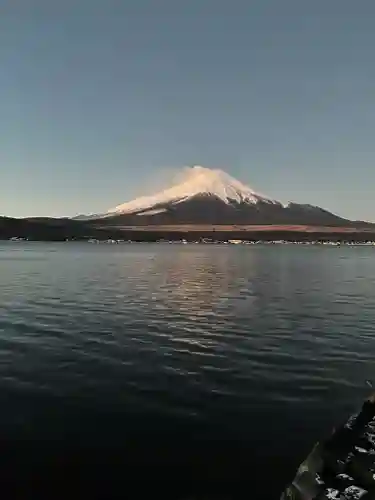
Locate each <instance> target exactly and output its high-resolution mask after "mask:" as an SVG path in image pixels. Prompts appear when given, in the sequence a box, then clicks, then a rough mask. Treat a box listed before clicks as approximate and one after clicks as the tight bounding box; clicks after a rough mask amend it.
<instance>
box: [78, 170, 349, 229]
mask: <svg viewBox="0 0 375 500" xmlns="http://www.w3.org/2000/svg"><path fill="white" fill-rule="evenodd" d="M76 219H79V220H97V221H100V222H101V223H108V224H111V225H132V226H146V225H180V224H192V225H202V224H214V225H239V224H242V225H252V224H267V225H276V224H277V225H280V224H293V225H296V224H297V225H317V226H347V225H348V224H349V225H350V224H352V223H351V222H350V221H348V220H346V219H343V218H341V217H339V216H337V215H334V214H332V213H331V212H328V211H327V210H324V209H322V208H320V207H317V206H314V205H309V204H299V203H292V202H289V203H288V204H283V203H281V202H280V201H278V200H275V199H272V198H270V197H267V196H265V195H263V194H260V193H257V192H256V191H254V190H253V189H251V188H250V187H249V186H247V185H245V184H243V183H242V182H240V181H238V180H236V179H234V178H233V177H231V176H230V175H228V174H227V173H226V172H224V171H222V170H219V169H210V168H205V167H201V166H194V167H190V168H188V169H187V170H186V172H185V175H184V176H183V177H182V179H181V180H180V182H178V183H176V184H174V185H172V186H171V187H169V188H167V189H165V190H163V191H161V192H158V193H156V194H154V195H151V196H142V197H140V198H136V199H134V200H132V201H128V202H126V203H123V204H121V205H118V206H116V207H114V208H112V209H110V210H108V212H106V213H104V214H93V215H89V216H79V217H77V218H76Z"/></svg>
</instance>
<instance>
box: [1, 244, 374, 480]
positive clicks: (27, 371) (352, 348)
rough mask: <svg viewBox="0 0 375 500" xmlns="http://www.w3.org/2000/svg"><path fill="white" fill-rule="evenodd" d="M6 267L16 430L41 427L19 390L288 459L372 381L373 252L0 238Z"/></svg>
mask: <svg viewBox="0 0 375 500" xmlns="http://www.w3.org/2000/svg"><path fill="white" fill-rule="evenodd" d="M0 273H1V287H0V377H1V379H0V380H1V387H2V389H3V396H2V397H3V398H6V397H7V398H8V396H5V394H8V395H9V394H11V398H10V399H7V400H6V401H5V399H4V401H1V402H3V404H4V405H5V407H6V408H7V409H6V411H4V412H3V414H2V415H1V417H0V421H1V422H2V423H3V427H4V428H5V427H6V428H7V429H12V428H16V427H17V426H18V427H17V429H18V431H17V432H19V431H20V427H19V426H21V427H22V425H25V422H27V421H35V422H37V423H36V424H35V425H36V428H37V429H38V432H42V430H41V428H39V427H38V422H39V420H38V418H39V417H38V418H37V416H36V415H39V413H38V411H39V410H38V405H35V407H33V406H32V405H29V404H26V403H25V401H26V400H25V396H24V395H25V394H32V397H33V398H36V397H37V395H38V394H39V395H41V394H42V395H45V396H43V397H48V398H56V397H58V398H60V399H59V401H60V403H59V404H57V403H56V402H55V403H54V404H55V405H56V404H57V407H56V408H57V410H56V411H57V413H58V414H59V411H61V412H62V413H64V412H63V408H65V406H64V405H65V404H66V402H69V404H72V405H73V407H74V408H76V407H77V411H78V409H79V411H83V410H82V405H83V404H85V405H89V406H90V408H91V411H94V410H95V411H97V409H98V407H101V405H104V404H105V407H106V408H108V411H110V410H109V409H110V408H113V407H116V411H117V412H119V411H120V412H123V413H124V415H123V418H124V419H125V421H127V422H128V425H129V426H130V427H131V426H132V425H135V424H134V422H133V421H131V422H132V423H129V422H130V420H129V419H130V417H129V414H132V412H135V411H136V412H141V414H142V415H143V417H142V418H144V419H146V421H148V420H147V419H151V420H152V421H153V420H154V419H155V418H157V417H156V416H158V418H167V416H168V415H173V418H175V420H174V424H173V425H174V426H176V429H177V428H178V425H180V424H179V422H180V420H179V419H182V418H183V419H185V418H186V419H188V421H189V422H192V423H193V422H195V424H194V425H198V423H199V425H203V424H204V425H206V426H209V427H208V428H209V429H217V428H219V429H220V433H219V434H217V435H216V438H215V439H229V437H228V436H229V434H230V436H231V438H230V439H231V440H233V439H239V440H240V441H241V443H242V445H241V446H244V447H245V448H246V450H247V453H248V455H247V461H248V462H249V461H250V462H257V461H259V460H260V456H262V457H263V459H264V460H265V462H264V464H265V465H266V466H267V460H270V462H269V465H270V464H271V462H272V460H271V458H270V457H268V458H267V457H266V458H264V449H268V450H272V453H273V454H276V455H277V454H278V453H280V450H283V453H285V450H286V449H287V450H289V451H288V453H290V460H291V461H292V462H293V464H294V461H295V460H297V461H298V460H299V459H300V458H301V457H300V456H299V455H300V453H302V451H303V452H305V447H306V446H307V445H310V444H311V443H312V442H313V441H314V440H315V439H316V438H317V437H319V434H320V433H321V432H323V430H325V429H327V428H330V427H331V425H332V424H333V423H335V421H336V419H338V418H339V419H341V418H343V415H346V412H348V411H350V410H351V409H352V408H353V406H355V405H356V404H358V402H359V401H360V399H361V398H362V397H363V396H364V395H365V394H366V389H365V386H364V381H365V380H366V379H373V378H374V377H373V357H374V351H375V345H374V340H373V338H374V336H373V328H374V326H373V325H374V324H375V294H374V293H373V290H374V289H375V287H374V285H375V259H374V254H373V249H371V248H364V247H362V248H334V249H332V248H314V247H309V248H307V247H306V248H298V247H283V246H275V247H240V246H236V247H232V246H193V245H192V246H190V245H184V246H178V245H172V246H168V245H141V244H140V245H119V246H105V245H97V246H96V245H88V244H86V245H84V244H55V245H52V244H49V245H47V244H32V243H25V244H17V245H11V244H9V243H5V244H2V245H1V246H0ZM104 402H105V403H104ZM64 411H65V410H64ZM15 413H17V415H18V417H17V418H15V416H14V415H15ZM20 415H21V416H20ZM163 415H164V417H163ZM53 422H54V421H52V423H50V424H49V425H50V426H52V427H51V429H50V432H51V433H53V432H54V431H53ZM57 422H59V423H58V424H56V425H63V422H64V418H63V417H62V416H61V421H60V420H59V419H57ZM147 425H148V424H147ZM181 425H182V424H181ZM184 425H185V424H184ZM191 425H192V424H191ZM293 426H294V427H295V426H297V427H301V426H302V427H303V429H304V432H303V434H302V435H301V433H299V434H298V439H297V437H296V435H295V433H292V430H291V429H292V428H293ZM229 429H230V430H229ZM38 432H37V431H35V435H39V434H38ZM108 432H109V431H108ZM163 432H166V431H165V430H163ZM176 432H177V431H176ZM184 432H185V431H184ZM205 432H206V433H207V432H208V431H207V427H206V431H205ZM215 432H216V431H215ZM226 433H229V434H228V436H227V438H225V436H226ZM220 436H221V437H220ZM165 439H167V438H166V437H165ZM180 439H182V440H183V435H182V434H181V435H180ZM202 439H203V438H202ZM297 441H298V443H297ZM230 442H232V441H230ZM233 442H234V441H233ZM181 446H182V445H181ZM197 446H198V445H197ZM205 446H206V445H205ZM205 450H206V452H207V449H206V448H205ZM201 451H202V450H201ZM207 453H208V452H207ZM215 453H218V451H217V449H215ZM269 453H271V451H269ZM296 457H297V458H296ZM263 459H262V460H263ZM287 460H288V457H285V461H286V462H287ZM237 465H238V464H237ZM238 467H240V466H239V465H238ZM253 480H254V481H256V478H253Z"/></svg>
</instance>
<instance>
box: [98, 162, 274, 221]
mask: <svg viewBox="0 0 375 500" xmlns="http://www.w3.org/2000/svg"><path fill="white" fill-rule="evenodd" d="M198 195H211V196H215V197H216V198H218V199H220V200H221V201H223V202H224V203H226V204H230V203H231V202H236V203H247V204H256V203H258V202H263V203H271V204H278V205H281V203H280V202H278V201H276V200H273V199H271V198H268V197H267V196H263V195H261V194H259V193H256V192H255V191H254V190H253V189H251V188H250V187H248V186H246V185H245V184H242V182H240V181H237V180H236V179H234V178H233V177H231V176H230V175H228V174H227V173H225V172H223V171H222V170H218V169H210V168H205V167H201V166H195V167H191V168H189V169H188V170H187V173H186V175H185V176H184V177H183V179H182V181H181V182H180V183H178V184H175V185H174V186H172V187H170V188H168V189H165V190H164V191H161V192H159V193H157V194H155V195H152V196H142V197H140V198H136V199H135V200H133V201H129V202H127V203H123V204H122V205H118V206H117V207H115V208H113V209H111V210H109V212H108V213H109V214H111V215H118V214H130V213H134V212H138V211H144V210H147V209H153V207H155V209H157V207H158V206H159V205H165V204H169V203H179V202H182V201H186V200H188V199H190V198H193V197H195V196H198Z"/></svg>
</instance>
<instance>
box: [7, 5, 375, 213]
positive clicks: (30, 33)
mask: <svg viewBox="0 0 375 500" xmlns="http://www.w3.org/2000/svg"><path fill="white" fill-rule="evenodd" d="M374 22H375V2H374V0H357V1H354V0H63V1H58V0H1V1H0V62H1V67H0V189H1V192H0V214H4V215H9V216H28V215H49V216H62V215H75V214H77V213H88V212H101V211H104V210H106V209H108V208H111V207H113V206H114V205H117V204H120V203H122V202H124V201H127V200H128V199H131V198H132V197H133V196H135V195H139V194H140V193H142V191H145V193H146V194H149V193H150V191H151V190H153V189H155V188H158V187H159V184H160V179H163V181H165V180H166V178H167V177H168V176H171V175H172V174H173V171H174V169H178V168H180V167H182V166H184V165H190V164H200V165H204V166H208V167H210V166H212V167H220V168H223V169H224V170H226V171H227V172H228V173H230V174H232V175H234V176H235V177H237V178H239V179H240V180H242V181H244V182H246V183H248V184H250V185H251V186H252V187H253V188H255V189H258V190H260V191H261V192H264V193H266V194H267V195H269V196H272V197H275V198H278V199H280V200H281V201H288V200H293V201H297V202H307V203H313V204H317V205H321V206H323V207H325V208H327V209H330V210H332V211H334V212H336V213H339V214H341V215H343V216H347V217H351V218H355V219H366V220H373V221H375V202H374V186H375V161H374V160H375V140H374V139H375V138H374V135H375V62H374V61H375V59H374V47H375V28H374Z"/></svg>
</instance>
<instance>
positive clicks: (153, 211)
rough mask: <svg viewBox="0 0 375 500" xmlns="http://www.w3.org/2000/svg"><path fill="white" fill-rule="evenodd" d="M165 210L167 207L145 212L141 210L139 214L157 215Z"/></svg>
mask: <svg viewBox="0 0 375 500" xmlns="http://www.w3.org/2000/svg"><path fill="white" fill-rule="evenodd" d="M163 212H166V209H165V208H158V209H155V210H146V211H145V212H140V213H139V214H137V215H139V216H141V215H157V214H162V213H163Z"/></svg>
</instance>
